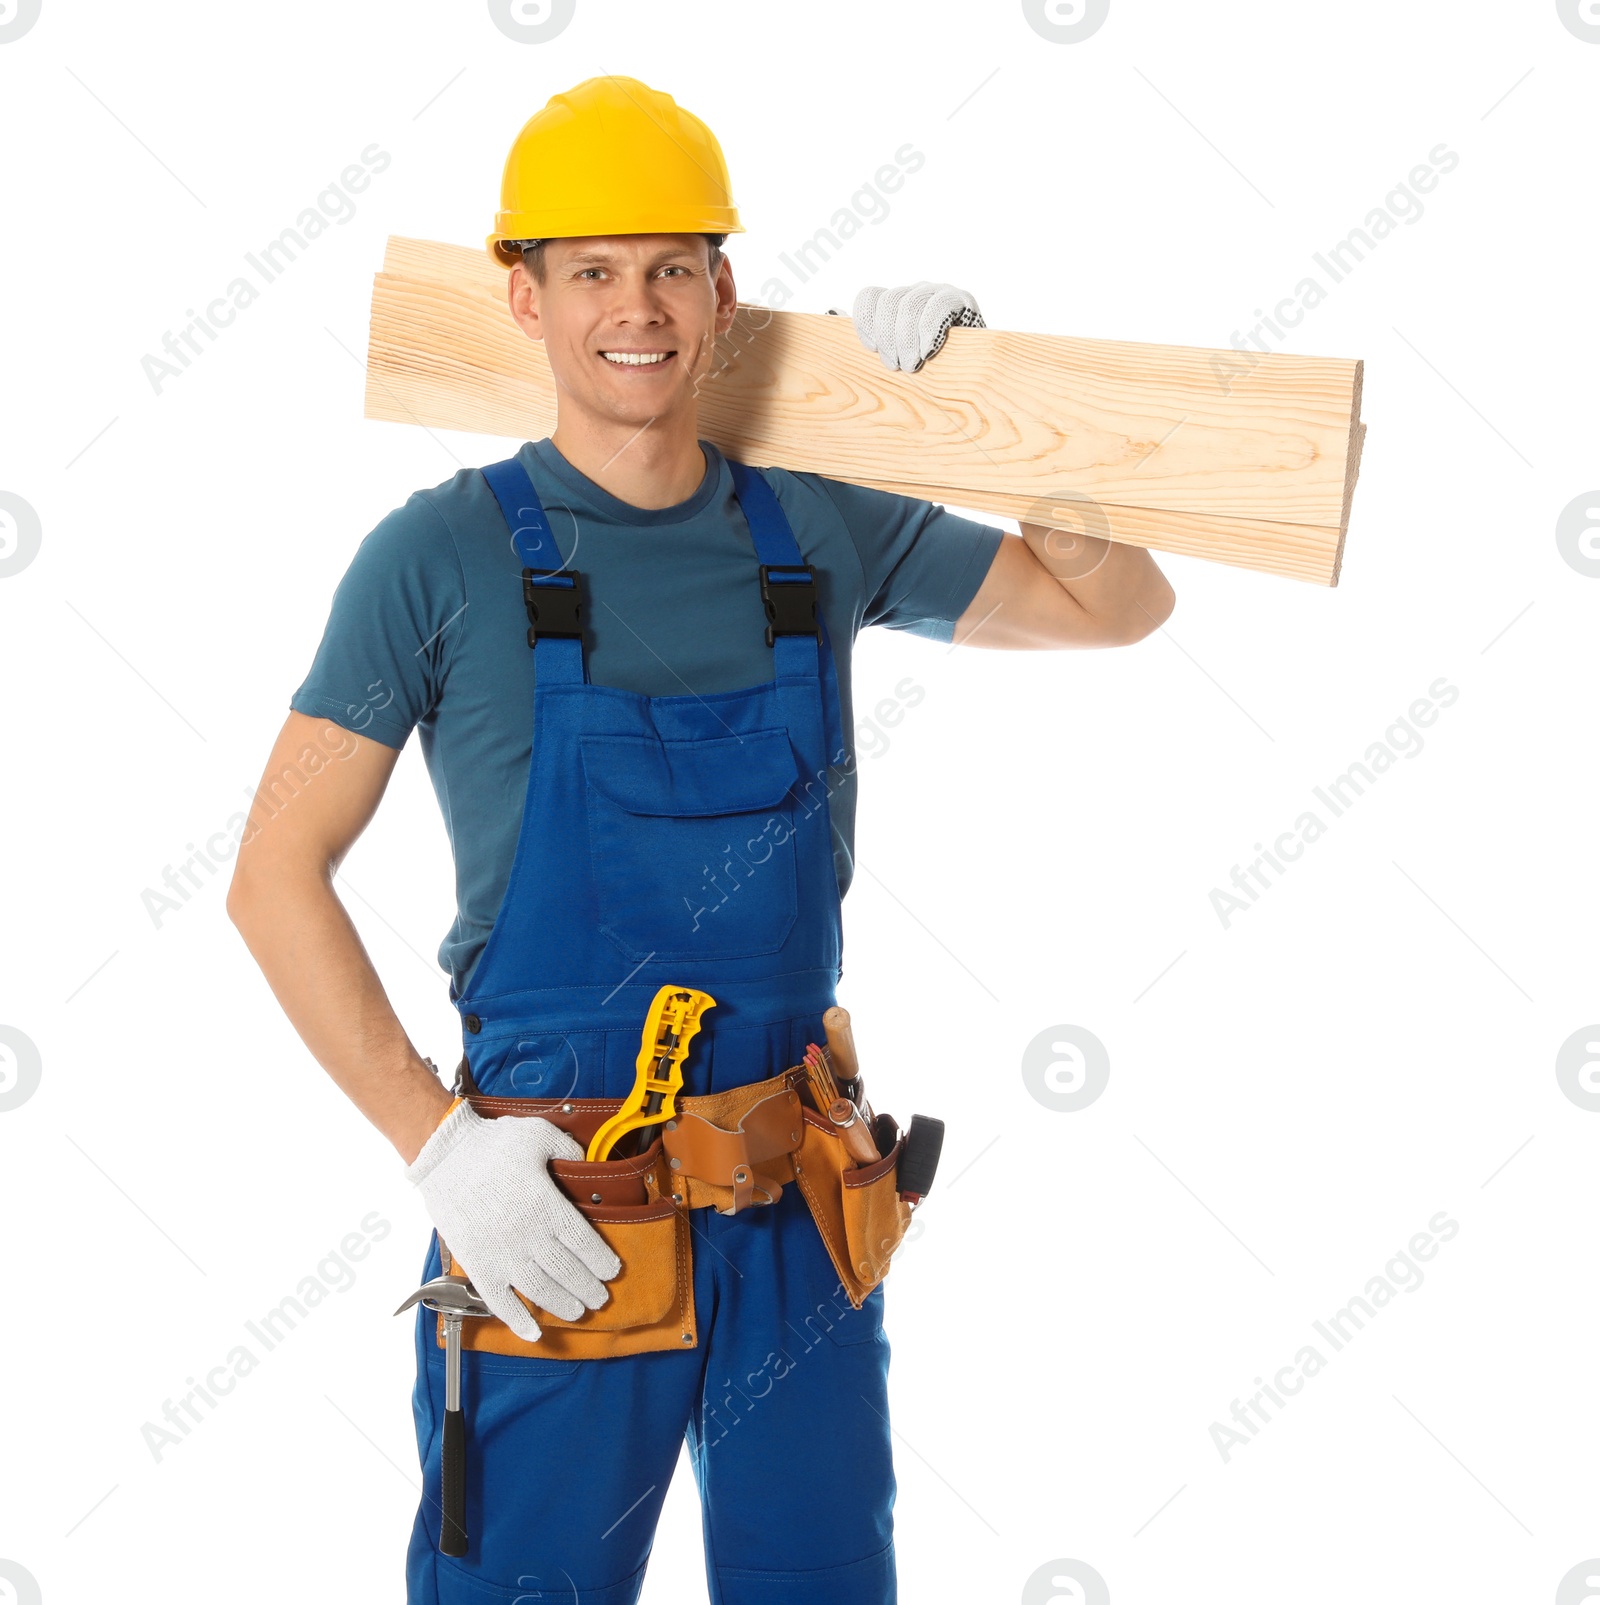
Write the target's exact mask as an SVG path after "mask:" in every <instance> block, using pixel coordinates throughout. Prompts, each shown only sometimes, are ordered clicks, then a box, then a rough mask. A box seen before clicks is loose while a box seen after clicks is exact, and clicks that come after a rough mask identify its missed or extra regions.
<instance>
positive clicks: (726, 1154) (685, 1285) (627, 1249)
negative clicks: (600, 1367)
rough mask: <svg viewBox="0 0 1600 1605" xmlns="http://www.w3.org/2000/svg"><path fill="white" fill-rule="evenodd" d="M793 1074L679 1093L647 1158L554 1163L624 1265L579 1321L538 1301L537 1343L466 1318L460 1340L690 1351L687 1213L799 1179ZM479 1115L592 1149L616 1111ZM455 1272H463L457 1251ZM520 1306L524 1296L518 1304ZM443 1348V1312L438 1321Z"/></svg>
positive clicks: (750, 1201)
mask: <svg viewBox="0 0 1600 1605" xmlns="http://www.w3.org/2000/svg"><path fill="white" fill-rule="evenodd" d="M795 1080H796V1072H794V1071H785V1072H784V1073H783V1074H782V1075H778V1076H774V1077H772V1078H771V1079H770V1080H768V1081H763V1082H755V1083H751V1084H750V1085H747V1086H743V1087H735V1088H732V1089H730V1090H729V1091H727V1092H721V1093H713V1094H708V1095H705V1096H701V1097H690V1098H683V1099H680V1100H679V1109H680V1111H681V1113H680V1115H679V1117H678V1119H677V1120H675V1121H672V1122H670V1123H669V1125H668V1126H667V1127H665V1128H663V1129H662V1133H661V1135H660V1136H658V1137H657V1138H656V1140H655V1141H654V1142H653V1143H651V1145H650V1146H649V1148H647V1149H646V1150H645V1151H644V1152H643V1153H642V1154H639V1155H637V1156H635V1157H632V1158H628V1159H615V1160H613V1159H607V1160H601V1161H599V1162H598V1163H595V1164H591V1163H589V1161H588V1160H581V1159H554V1160H552V1161H551V1162H550V1173H551V1174H552V1175H553V1176H554V1177H555V1179H556V1181H557V1183H558V1184H559V1185H560V1187H561V1190H562V1191H563V1192H564V1193H566V1195H567V1197H568V1198H570V1199H571V1200H572V1202H573V1203H574V1204H575V1205H576V1206H577V1208H578V1211H579V1212H580V1213H581V1214H582V1215H583V1216H584V1218H585V1219H586V1220H588V1221H589V1222H590V1224H591V1225H593V1227H594V1229H595V1230H596V1231H597V1232H599V1234H600V1235H601V1236H602V1237H603V1238H604V1239H605V1240H606V1242H607V1243H609V1244H610V1246H611V1250H612V1252H613V1253H614V1254H615V1255H616V1256H617V1258H618V1259H619V1260H621V1261H622V1270H621V1271H620V1272H619V1273H618V1274H617V1275H616V1276H614V1277H613V1278H612V1279H611V1280H610V1281H609V1282H607V1283H606V1289H607V1291H608V1292H609V1293H610V1295H611V1296H610V1297H609V1298H608V1299H607V1300H606V1302H605V1303H604V1304H602V1305H601V1306H600V1308H599V1309H597V1310H585V1311H584V1312H583V1314H582V1316H580V1317H579V1319H577V1320H576V1321H565V1320H563V1319H562V1318H561V1317H560V1316H558V1315H551V1314H550V1313H549V1312H548V1311H546V1310H541V1309H537V1308H535V1307H534V1306H533V1305H531V1304H530V1305H529V1308H530V1309H532V1310H533V1317H534V1319H535V1320H536V1321H537V1322H538V1323H539V1329H540V1337H539V1341H538V1342H537V1343H529V1342H527V1341H526V1340H525V1339H523V1338H520V1337H518V1336H517V1334H516V1333H515V1332H513V1331H512V1330H511V1329H510V1327H508V1326H506V1325H505V1323H504V1322H502V1321H496V1320H476V1321H466V1322H464V1323H463V1325H462V1330H461V1345H462V1347H463V1348H468V1349H481V1350H485V1351H487V1352H489V1353H492V1354H520V1355H527V1356H529V1357H538V1358H544V1359H552V1360H599V1359H607V1358H610V1357H611V1356H613V1355H619V1354H647V1353H650V1352H651V1351H653V1350H660V1349H690V1348H693V1347H695V1345H696V1343H697V1342H698V1340H699V1329H698V1327H697V1325H696V1323H695V1310H694V1256H693V1248H692V1233H691V1230H690V1226H689V1211H690V1210H691V1209H698V1208H704V1207H709V1208H714V1209H719V1210H721V1211H722V1212H723V1213H724V1214H733V1213H735V1212H737V1211H738V1210H740V1209H745V1208H749V1207H750V1206H752V1205H760V1204H772V1203H776V1202H777V1200H778V1198H779V1197H780V1196H781V1195H782V1192H783V1184H784V1183H785V1182H787V1181H791V1180H793V1178H794V1164H793V1155H794V1150H795V1149H796V1148H798V1147H799V1145H800V1141H801V1134H802V1126H801V1120H800V1113H801V1104H800V1099H799V1097H798V1096H797V1095H796V1093H795V1091H794V1085H795ZM470 1102H471V1103H472V1106H473V1107H474V1108H475V1109H476V1110H477V1111H478V1113H479V1114H480V1115H483V1116H485V1117H493V1118H506V1117H511V1118H516V1117H519V1116H538V1117H540V1118H542V1119H545V1120H548V1121H550V1122H551V1123H552V1124H553V1125H557V1126H560V1127H561V1128H562V1129H563V1130H564V1131H566V1132H568V1133H569V1134H570V1135H571V1136H572V1137H573V1138H574V1139H575V1140H576V1141H577V1142H578V1143H580V1144H582V1145H583V1146H584V1147H585V1148H587V1146H588V1144H589V1141H590V1139H591V1138H592V1137H593V1136H594V1134H595V1133H596V1132H597V1131H598V1130H599V1129H600V1127H601V1126H602V1125H603V1124H604V1123H605V1121H606V1120H607V1119H608V1118H609V1117H610V1116H611V1115H612V1114H614V1113H615V1112H616V1109H617V1106H618V1100H617V1099H615V1098H569V1099H564V1100H548V1101H547V1100H545V1099H532V1098H494V1097H484V1096H482V1095H479V1094H474V1095H473V1096H472V1097H471V1099H470ZM450 1270H451V1272H452V1273H453V1274H454V1275H457V1276H461V1275H465V1274H466V1273H465V1272H464V1270H463V1269H462V1267H461V1266H460V1264H459V1263H457V1261H456V1259H455V1256H454V1255H452V1256H451V1258H450ZM524 1302H526V1301H524ZM438 1342H439V1345H440V1347H441V1348H442V1347H443V1346H444V1319H443V1317H442V1316H441V1317H440V1319H439V1322H438Z"/></svg>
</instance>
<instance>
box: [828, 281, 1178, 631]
mask: <svg viewBox="0 0 1600 1605" xmlns="http://www.w3.org/2000/svg"><path fill="white" fill-rule="evenodd" d="M853 317H854V319H855V326H856V334H857V335H858V337H859V338H860V340H861V343H862V344H863V345H864V346H865V347H866V348H867V349H868V350H869V351H876V352H877V353H878V355H879V357H880V359H881V360H882V362H883V364H884V366H885V367H886V368H890V369H896V370H899V371H901V372H905V373H915V372H916V371H917V370H918V369H919V368H921V367H922V366H923V365H924V364H925V363H926V362H928V361H929V360H930V358H932V357H933V356H934V355H935V354H936V353H937V352H938V351H939V349H940V347H941V346H943V344H944V340H945V336H946V334H948V333H949V331H950V329H951V328H952V327H956V328H962V327H964V328H980V329H981V328H983V327H984V326H985V325H984V321H983V314H982V313H981V312H979V311H978V305H977V302H976V301H974V300H973V298H972V296H971V295H970V294H968V292H967V291H965V290H962V289H959V288H957V287H956V286H955V285H953V284H932V283H929V282H927V281H926V280H924V281H922V282H920V283H917V284H912V285H905V286H901V287H899V288H896V289H883V288H882V287H881V286H878V285H869V286H868V287H867V288H866V289H864V290H862V291H861V292H860V294H858V295H857V296H856V299H855V305H854V308H853ZM1021 530H1022V533H1021V535H1020V536H1018V535H1007V536H1004V537H1003V538H1002V539H1001V542H1000V546H999V550H998V551H996V553H995V555H994V561H993V563H991V564H990V566H989V571H988V573H987V574H986V575H985V576H984V580H983V583H982V585H980V586H979V587H978V591H977V594H976V595H975V596H974V597H973V599H972V601H971V603H970V604H969V605H968V607H967V609H966V611H965V612H964V613H963V614H962V615H961V617H960V618H959V619H958V620H957V621H956V625H955V632H954V635H953V637H952V639H953V641H954V643H955V644H956V645H958V646H960V645H966V646H986V647H996V648H1009V649H1012V650H1023V651H1028V650H1032V651H1046V650H1051V649H1057V648H1061V647H1094V646H1129V645H1131V644H1132V643H1133V642H1135V641H1141V640H1143V639H1144V637H1145V636H1147V635H1149V634H1150V632H1151V631H1152V630H1154V629H1157V628H1158V627H1159V626H1160V625H1162V624H1164V623H1165V622H1166V620H1167V619H1168V618H1169V617H1170V615H1171V613H1172V609H1173V604H1174V602H1175V597H1174V595H1173V591H1172V586H1171V585H1170V584H1169V583H1168V582H1167V577H1166V575H1164V574H1163V573H1162V572H1161V570H1160V569H1159V568H1157V567H1156V565H1155V562H1154V560H1153V559H1152V558H1151V556H1150V554H1149V553H1148V552H1147V551H1145V550H1143V548H1141V547H1137V546H1119V545H1118V544H1116V543H1115V542H1114V541H1109V540H1107V539H1106V538H1105V537H1104V536H1100V535H1088V534H1081V533H1078V532H1075V531H1072V530H1061V529H1052V528H1050V527H1048V526H1046V525H1041V524H1026V523H1024V524H1022V525H1021Z"/></svg>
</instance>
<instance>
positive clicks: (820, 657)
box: [724, 458, 846, 764]
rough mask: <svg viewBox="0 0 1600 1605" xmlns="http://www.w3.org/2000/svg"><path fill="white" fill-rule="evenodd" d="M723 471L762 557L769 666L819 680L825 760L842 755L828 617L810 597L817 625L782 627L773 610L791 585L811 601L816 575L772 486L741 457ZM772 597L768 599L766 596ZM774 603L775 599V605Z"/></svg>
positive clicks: (776, 610) (778, 608)
mask: <svg viewBox="0 0 1600 1605" xmlns="http://www.w3.org/2000/svg"><path fill="white" fill-rule="evenodd" d="M724 460H725V461H726V462H727V464H728V472H729V473H731V474H732V475H733V489H734V494H735V495H737V496H738V498H739V506H740V508H741V509H742V510H743V512H744V517H745V522H746V523H747V524H748V525H749V526H750V538H751V540H752V541H753V542H754V543H755V549H756V557H757V558H758V559H759V560H760V563H761V580H762V586H761V590H762V599H763V601H766V602H767V604H768V617H769V618H771V619H773V620H774V625H775V627H774V628H769V629H768V631H767V639H768V641H769V642H770V644H771V646H772V652H773V658H774V663H773V667H774V669H775V670H776V673H777V675H778V676H801V677H814V678H816V679H818V680H819V681H820V682H821V691H822V720H823V734H824V737H825V739H826V741H827V745H828V750H827V753H826V755H825V759H826V761H827V762H828V763H830V764H831V763H843V762H844V761H845V751H846V749H845V744H844V725H843V720H842V718H841V717H840V711H839V677H838V671H837V669H836V667H835V664H834V660H833V647H832V644H831V643H830V642H829V640H828V623H827V620H826V619H825V618H823V616H822V606H821V603H820V602H816V603H815V608H816V629H815V631H814V632H813V631H812V630H811V629H810V628H809V620H807V627H806V628H805V629H804V632H803V633H801V632H800V631H799V630H798V629H791V630H790V631H785V629H784V627H783V622H782V621H781V620H779V617H778V615H779V614H780V613H782V612H785V611H790V610H789V609H785V608H784V607H783V606H782V601H783V593H784V591H785V590H786V589H787V588H789V587H790V586H793V587H795V588H796V590H797V591H798V590H800V589H801V588H804V590H805V592H806V593H807V594H808V596H809V597H810V598H811V599H812V600H813V601H814V600H815V597H816V577H815V574H814V573H813V571H812V569H811V567H810V565H809V564H807V563H806V562H804V561H803V559H802V557H801V554H800V547H799V545H798V544H797V542H796V541H795V538H794V531H793V530H792V529H791V528H790V527H789V520H788V519H787V518H786V517H785V516H784V512H783V509H782V507H780V506H779V505H778V498H777V497H776V496H775V495H774V494H773V491H772V487H771V486H770V485H769V484H768V483H767V482H766V480H765V479H763V478H762V477H761V475H760V474H758V473H757V472H756V470H755V469H753V468H751V467H748V466H747V465H746V464H744V463H736V462H734V461H733V459H732V458H725V459H724ZM769 597H771V598H772V599H773V600H771V601H768V598H769ZM775 604H776V605H775Z"/></svg>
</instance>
